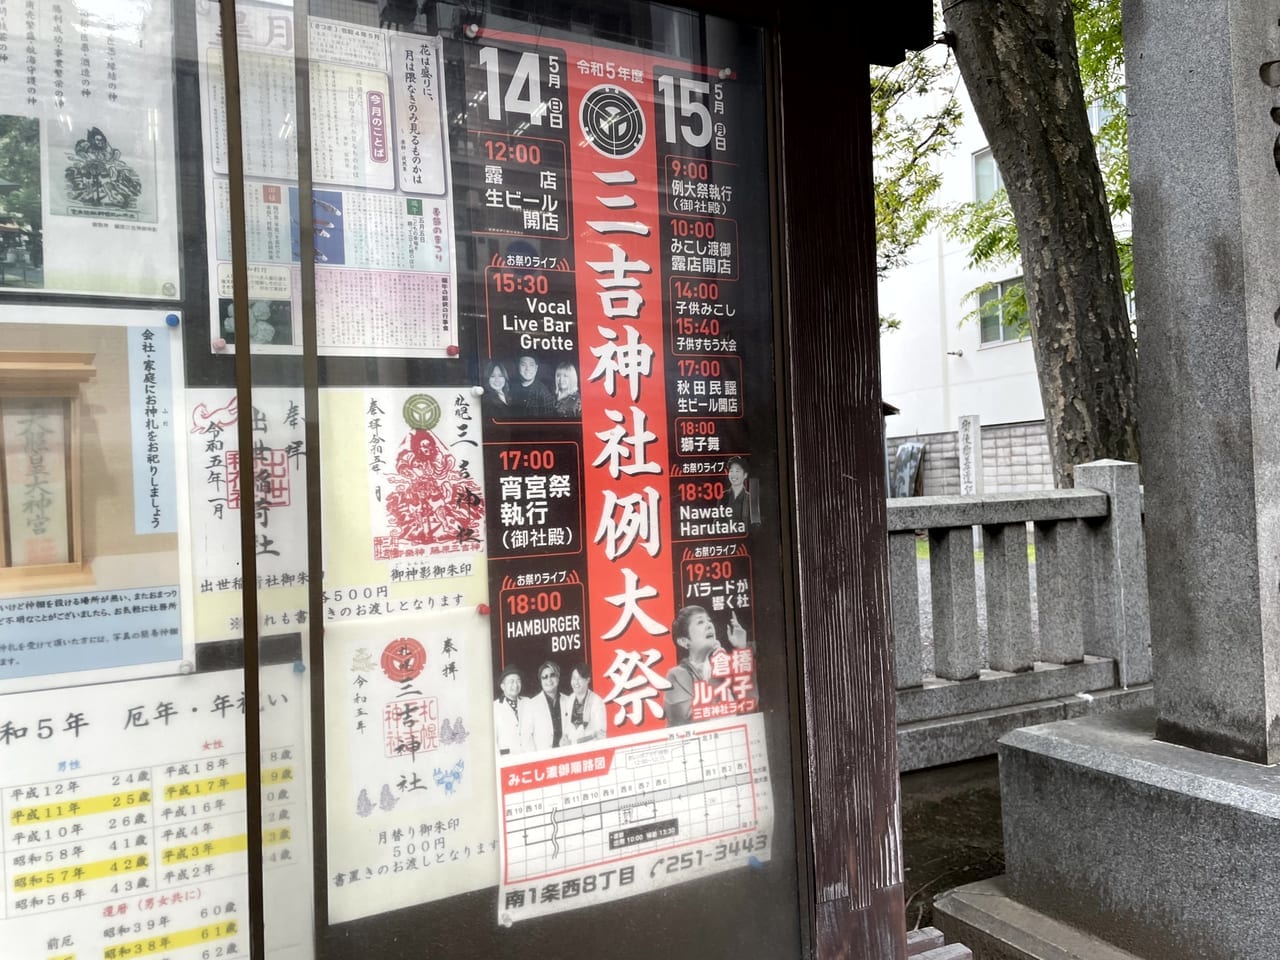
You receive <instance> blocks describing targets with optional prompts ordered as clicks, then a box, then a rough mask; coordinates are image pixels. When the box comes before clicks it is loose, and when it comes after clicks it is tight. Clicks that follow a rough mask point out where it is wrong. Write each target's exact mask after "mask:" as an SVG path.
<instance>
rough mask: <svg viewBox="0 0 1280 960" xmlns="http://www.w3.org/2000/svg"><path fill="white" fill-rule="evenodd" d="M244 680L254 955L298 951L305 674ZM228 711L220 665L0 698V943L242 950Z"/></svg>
mask: <svg viewBox="0 0 1280 960" xmlns="http://www.w3.org/2000/svg"><path fill="white" fill-rule="evenodd" d="M260 685H261V687H260V689H261V703H262V712H261V715H260V716H261V722H262V731H263V740H262V753H261V767H262V819H263V824H262V826H263V829H262V846H263V861H264V862H263V883H264V897H265V909H266V912H267V917H268V922H267V924H266V937H267V952H268V956H270V957H272V958H273V960H310V958H311V957H312V956H313V955H314V951H313V948H312V922H313V920H312V909H311V899H310V897H309V896H307V895H306V893H307V892H308V891H310V889H311V885H312V884H311V869H312V868H311V827H310V817H309V803H308V790H309V788H308V783H307V768H306V755H307V746H306V740H305V736H304V723H305V719H306V703H307V681H306V679H305V676H304V675H302V674H298V673H295V672H294V671H293V670H292V668H291V667H289V666H280V667H269V668H266V669H264V670H263V671H262V674H261V679H260ZM244 723H245V714H244V683H243V676H242V674H241V672H240V671H232V670H228V671H222V672H215V673H198V674H192V675H185V676H184V675H170V676H165V677H157V678H154V679H149V680H130V681H126V682H123V683H102V684H95V685H93V686H89V687H84V688H81V689H80V690H77V691H76V695H75V697H74V699H73V700H69V699H68V697H67V695H66V692H65V691H62V690H48V691H42V692H38V693H18V694H6V695H0V816H2V817H3V821H4V830H3V831H2V832H0V857H2V858H3V863H4V877H5V885H4V896H3V897H0V941H2V942H3V943H4V945H5V946H4V953H5V956H7V957H8V956H11V957H24V958H25V957H51V958H59V960H60V958H64V957H102V958H104V960H111V958H120V960H123V958H134V957H143V956H152V955H158V954H159V953H163V954H164V955H165V956H173V957H175V958H176V957H183V958H185V957H188V956H189V957H200V956H203V955H204V954H205V953H207V954H208V955H209V956H210V957H213V956H220V957H235V956H245V957H247V956H248V955H249V949H250V944H249V932H250V918H249V913H248V900H249V877H248V874H249V870H250V864H249V862H248V856H247V849H248V843H247V837H246V810H247V808H248V798H247V796H246V794H245V764H246V757H245V749H244ZM254 869H256V867H255V868H254ZM161 937H163V942H162V941H161V939H160V938H161Z"/></svg>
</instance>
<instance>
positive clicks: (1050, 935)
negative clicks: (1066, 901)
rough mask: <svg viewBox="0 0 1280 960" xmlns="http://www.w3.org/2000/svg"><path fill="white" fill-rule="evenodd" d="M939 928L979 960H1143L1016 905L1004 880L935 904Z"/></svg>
mask: <svg viewBox="0 0 1280 960" xmlns="http://www.w3.org/2000/svg"><path fill="white" fill-rule="evenodd" d="M933 922H934V923H935V924H936V925H937V927H938V929H939V930H940V931H942V933H943V934H944V935H945V936H946V937H947V938H949V939H952V940H962V941H964V944H965V946H967V947H968V948H969V949H970V950H972V951H973V957H974V960H1139V958H1138V957H1135V956H1134V955H1133V954H1132V953H1127V952H1125V951H1124V950H1121V949H1119V948H1117V947H1113V946H1111V944H1109V943H1106V942H1104V941H1102V940H1099V939H1098V938H1097V937H1094V936H1090V935H1089V934H1087V933H1085V932H1084V931H1082V930H1077V929H1076V928H1074V927H1069V926H1067V925H1066V924H1065V923H1060V922H1059V921H1057V920H1054V919H1053V918H1052V917H1047V916H1045V915H1044V914H1043V913H1040V912H1038V911H1036V910H1032V909H1031V908H1030V907H1027V906H1024V905H1023V904H1021V903H1019V902H1018V901H1017V900H1014V899H1013V898H1012V897H1010V896H1009V889H1008V882H1007V880H1006V879H1005V878H1004V877H997V878H996V879H994V880H980V881H978V882H977V883H970V884H966V885H965V886H963V887H956V889H954V890H949V891H948V892H947V893H944V894H943V895H942V896H941V897H939V898H938V899H937V900H935V901H934V902H933Z"/></svg>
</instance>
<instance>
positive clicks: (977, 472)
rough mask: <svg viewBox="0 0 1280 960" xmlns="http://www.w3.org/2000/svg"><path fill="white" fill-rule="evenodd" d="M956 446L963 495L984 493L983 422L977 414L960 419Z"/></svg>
mask: <svg viewBox="0 0 1280 960" xmlns="http://www.w3.org/2000/svg"><path fill="white" fill-rule="evenodd" d="M956 446H957V448H958V449H959V452H960V493H961V495H962V496H963V495H966V494H975V493H982V492H983V490H982V421H980V420H979V419H978V417H977V415H976V414H970V415H969V416H967V417H961V418H960V423H959V426H958V427H957V429H956Z"/></svg>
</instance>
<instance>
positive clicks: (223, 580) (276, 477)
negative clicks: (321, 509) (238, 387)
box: [181, 387, 310, 643]
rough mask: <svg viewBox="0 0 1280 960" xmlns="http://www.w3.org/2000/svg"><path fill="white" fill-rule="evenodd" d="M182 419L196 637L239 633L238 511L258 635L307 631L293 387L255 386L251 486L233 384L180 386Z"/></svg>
mask: <svg viewBox="0 0 1280 960" xmlns="http://www.w3.org/2000/svg"><path fill="white" fill-rule="evenodd" d="M187 399H188V406H189V413H188V414H187V416H186V418H185V420H184V421H183V424H182V431H181V433H182V437H183V450H184V451H185V454H186V457H187V463H188V474H189V478H190V479H189V490H190V494H189V503H190V514H189V516H190V529H191V558H192V589H191V596H192V608H193V617H194V629H195V633H194V637H195V640H196V641H197V642H201V643H203V642H207V641H211V640H226V639H232V638H236V637H242V636H244V627H243V605H242V604H243V596H242V592H243V590H244V586H245V584H244V581H243V577H242V575H241V567H240V557H241V542H240V541H241V528H240V517H241V511H242V510H252V511H253V515H254V542H253V545H252V550H253V553H254V558H255V564H256V566H257V583H256V584H255V585H254V586H256V588H257V591H258V617H259V624H258V629H259V633H260V634H261V635H262V636H264V637H274V636H289V635H297V636H299V638H301V637H302V636H303V635H305V632H306V623H307V610H308V599H307V584H308V583H309V581H310V574H309V572H308V568H307V475H306V463H307V461H306V452H307V451H306V419H305V416H304V412H303V403H304V400H303V395H302V390H301V389H300V388H289V387H255V388H254V390H253V402H252V404H251V406H250V410H249V417H250V420H251V424H252V432H253V454H252V455H253V476H254V489H253V490H252V491H249V492H248V494H245V493H243V491H242V490H241V485H240V470H241V463H240V441H239V433H238V430H239V402H238V400H237V397H236V391H235V390H234V389H233V388H231V387H211V388H198V389H192V390H188V391H187Z"/></svg>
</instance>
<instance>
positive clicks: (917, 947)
mask: <svg viewBox="0 0 1280 960" xmlns="http://www.w3.org/2000/svg"><path fill="white" fill-rule="evenodd" d="M945 942H946V941H945V940H944V939H943V937H942V931H941V930H939V929H938V928H937V927H925V928H924V929H922V930H908V931H907V956H908V957H918V956H920V954H922V953H924V952H925V951H926V950H932V949H934V948H935V947H940V946H942V945H943V944H944V943H945Z"/></svg>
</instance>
